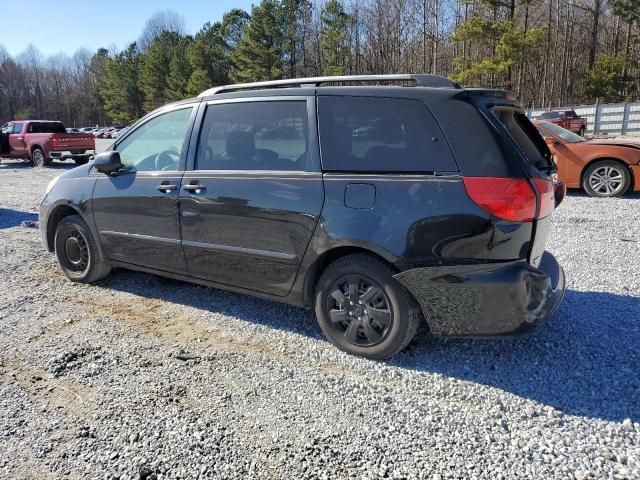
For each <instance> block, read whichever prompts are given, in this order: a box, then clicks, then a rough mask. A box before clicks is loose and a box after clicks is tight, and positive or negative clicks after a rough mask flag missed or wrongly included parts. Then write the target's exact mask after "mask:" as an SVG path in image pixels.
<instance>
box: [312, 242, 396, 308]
mask: <svg viewBox="0 0 640 480" xmlns="http://www.w3.org/2000/svg"><path fill="white" fill-rule="evenodd" d="M354 253H365V254H367V255H371V256H372V257H376V258H378V259H380V260H382V261H383V262H385V263H386V264H388V265H391V268H393V269H396V267H395V266H394V265H393V264H392V263H390V262H389V261H388V260H386V259H385V258H384V257H382V256H380V255H378V254H377V253H374V252H372V251H371V250H367V249H366V248H361V247H353V246H346V247H336V248H333V249H331V250H328V251H326V252H324V253H323V254H322V255H320V257H318V258H317V259H316V260H315V262H314V263H313V264H312V265H311V267H310V268H309V273H308V274H307V278H306V280H305V286H304V304H305V305H313V297H314V295H315V290H316V285H317V283H318V280H319V279H320V275H322V272H324V270H325V269H326V268H327V267H328V266H329V264H331V263H333V262H335V261H336V260H338V259H339V258H342V257H346V256H347V255H353V254H354Z"/></svg>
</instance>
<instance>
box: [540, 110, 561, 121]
mask: <svg viewBox="0 0 640 480" xmlns="http://www.w3.org/2000/svg"><path fill="white" fill-rule="evenodd" d="M539 118H543V119H545V120H555V119H558V118H562V113H560V112H545V113H543V114H542V115H540V117H539Z"/></svg>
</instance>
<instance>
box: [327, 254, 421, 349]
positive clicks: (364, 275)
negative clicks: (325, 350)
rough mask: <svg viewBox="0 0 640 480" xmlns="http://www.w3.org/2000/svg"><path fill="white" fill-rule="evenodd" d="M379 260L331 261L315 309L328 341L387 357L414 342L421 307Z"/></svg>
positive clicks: (359, 256)
mask: <svg viewBox="0 0 640 480" xmlns="http://www.w3.org/2000/svg"><path fill="white" fill-rule="evenodd" d="M394 273H395V272H394V271H393V269H392V268H391V267H390V266H389V265H388V264H386V263H385V262H383V261H382V260H379V259H377V258H375V257H373V256H369V255H366V254H355V255H348V256H346V257H342V258H339V259H338V260H336V261H335V262H333V263H331V264H330V265H329V266H328V267H327V268H326V269H325V271H324V272H323V273H322V275H321V276H320V279H319V280H318V285H317V287H316V296H315V311H316V316H317V318H318V323H319V324H320V328H321V329H322V331H323V333H324V334H325V336H326V337H327V339H328V340H329V341H330V342H331V343H333V344H334V345H335V346H336V347H338V348H339V349H340V350H343V351H345V352H347V353H351V354H354V355H360V356H363V357H366V358H370V359H374V360H384V359H387V358H389V357H391V356H393V355H395V354H396V353H398V352H399V351H401V350H402V349H404V348H405V347H406V346H407V345H408V344H409V342H410V341H411V340H412V339H413V337H414V336H415V334H416V331H417V329H418V324H419V322H420V319H421V318H422V315H421V311H420V307H419V306H418V304H417V303H416V301H415V300H414V298H413V297H411V295H410V294H409V293H408V292H407V291H406V290H405V288H404V287H403V286H402V285H400V284H399V283H398V281H397V280H395V279H394V278H393V274H394Z"/></svg>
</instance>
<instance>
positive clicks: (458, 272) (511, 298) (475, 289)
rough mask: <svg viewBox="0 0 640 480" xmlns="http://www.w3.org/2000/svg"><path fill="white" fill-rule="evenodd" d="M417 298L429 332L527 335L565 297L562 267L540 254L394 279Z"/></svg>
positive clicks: (406, 273) (424, 270) (433, 269)
mask: <svg viewBox="0 0 640 480" xmlns="http://www.w3.org/2000/svg"><path fill="white" fill-rule="evenodd" d="M395 278H396V279H397V280H398V281H399V282H400V283H401V284H402V285H404V286H405V287H406V288H407V289H408V290H409V291H410V292H411V293H412V294H413V296H414V297H415V298H416V300H417V301H418V303H419V304H420V307H421V308H422V311H423V312H424V315H425V318H426V319H427V323H428V324H429V328H430V330H431V333H433V334H434V335H440V336H463V337H464V336H475V337H501V336H508V335H517V334H521V333H525V332H528V331H530V330H532V329H533V328H535V327H536V326H538V325H540V324H541V323H543V322H544V321H546V320H547V319H549V318H550V317H552V316H553V314H554V313H555V312H556V310H557V309H558V306H559V305H560V302H561V301H562V298H563V296H564V290H565V277H564V271H563V270H562V267H560V265H559V264H558V262H557V260H556V259H555V257H554V256H553V255H551V254H550V253H549V252H544V253H543V255H542V257H541V259H540V263H539V265H538V267H537V268H536V267H534V266H532V265H530V264H529V263H527V262H526V261H524V260H523V261H516V262H508V263H490V264H481V265H455V266H442V267H425V268H415V269H412V270H407V271H404V272H401V273H399V274H397V275H395Z"/></svg>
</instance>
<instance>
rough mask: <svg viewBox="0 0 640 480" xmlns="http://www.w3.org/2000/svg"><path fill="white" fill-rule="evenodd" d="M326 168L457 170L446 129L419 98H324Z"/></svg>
mask: <svg viewBox="0 0 640 480" xmlns="http://www.w3.org/2000/svg"><path fill="white" fill-rule="evenodd" d="M318 102H319V103H318V112H319V117H320V147H321V153H322V166H323V169H324V170H329V171H352V172H376V171H382V172H434V171H458V167H457V165H456V162H455V160H454V159H453V155H452V153H451V151H450V149H449V147H448V145H447V142H446V140H445V138H444V135H443V133H442V131H441V130H440V128H439V126H438V124H437V123H436V121H435V119H434V118H433V115H432V114H431V112H429V110H428V109H427V107H426V105H424V103H422V102H421V101H419V100H408V99H395V98H376V97H338V96H336V97H334V96H326V97H322V96H321V97H319V101H318Z"/></svg>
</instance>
